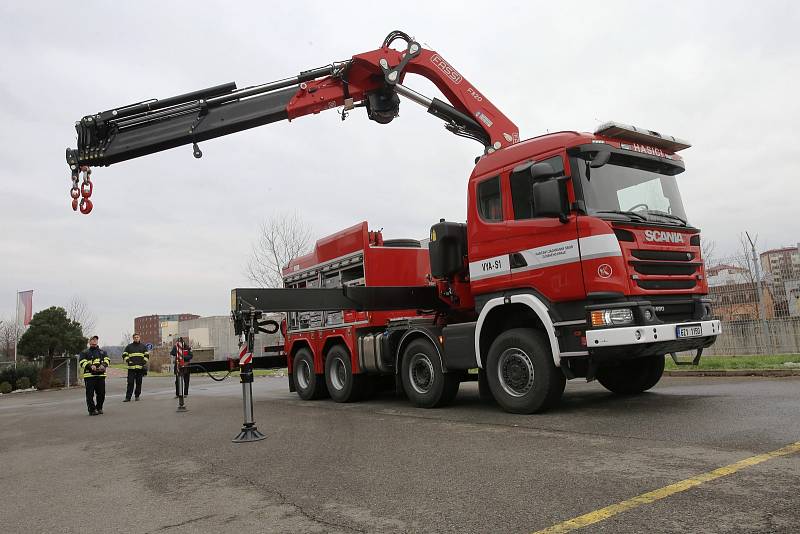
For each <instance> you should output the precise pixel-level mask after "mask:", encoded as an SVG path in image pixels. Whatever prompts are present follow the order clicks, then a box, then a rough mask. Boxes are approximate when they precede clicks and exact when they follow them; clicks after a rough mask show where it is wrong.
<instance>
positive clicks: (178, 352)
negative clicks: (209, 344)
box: [169, 337, 193, 398]
mask: <svg viewBox="0 0 800 534" xmlns="http://www.w3.org/2000/svg"><path fill="white" fill-rule="evenodd" d="M169 354H170V356H172V362H173V370H174V371H175V397H176V398H177V397H180V394H181V392H180V389H178V388H179V385H178V384H179V383H180V381H179V379H178V375H179V374H180V376H181V377H183V396H184V397H185V396H187V395H188V394H189V368H188V367H186V366H187V365H188V364H189V362H190V361H192V356H193V354H192V347H190V346H189V345H188V344H186V343H184V341H183V338H182V337H179V338H178V341H176V342H175V345H174V346H173V347H172V350H171V351H170V353H169ZM179 356H181V357H179ZM181 360H183V365H180V363H179V362H180V361H181Z"/></svg>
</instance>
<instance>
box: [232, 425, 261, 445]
mask: <svg viewBox="0 0 800 534" xmlns="http://www.w3.org/2000/svg"><path fill="white" fill-rule="evenodd" d="M262 439H267V436H265V435H264V434H262V433H261V432H259V431H258V428H257V427H256V425H255V424H253V423H245V425H244V426H243V427H242V431H241V432H239V433H238V434H237V435H236V437H235V438H233V439H232V440H231V441H233V442H234V443H247V442H249V441H261V440H262Z"/></svg>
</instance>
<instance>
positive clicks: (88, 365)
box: [78, 347, 111, 378]
mask: <svg viewBox="0 0 800 534" xmlns="http://www.w3.org/2000/svg"><path fill="white" fill-rule="evenodd" d="M92 365H95V366H97V370H95V371H92ZM109 365H111V359H110V358H109V357H108V354H106V351H104V350H102V349H101V348H100V347H89V348H88V349H86V350H85V351H83V352H81V357H80V359H79V360H78V366H79V367H80V368H81V372H82V373H83V378H94V377H102V378H105V377H106V367H108V366H109ZM101 366H102V367H101Z"/></svg>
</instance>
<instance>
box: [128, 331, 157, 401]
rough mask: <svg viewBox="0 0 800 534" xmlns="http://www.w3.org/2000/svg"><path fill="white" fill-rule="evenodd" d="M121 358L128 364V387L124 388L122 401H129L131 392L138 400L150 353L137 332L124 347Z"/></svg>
mask: <svg viewBox="0 0 800 534" xmlns="http://www.w3.org/2000/svg"><path fill="white" fill-rule="evenodd" d="M122 359H123V360H125V363H126V364H127V365H128V389H127V390H125V400H124V401H122V402H130V401H131V394H133V395H134V396H135V399H136V400H137V401H138V400H139V395H141V394H142V377H143V376H144V375H146V374H147V362H149V361H150V353H149V352H148V351H147V347H146V346H145V344H144V343H142V338H141V337H140V336H139V334H133V343H130V344H128V346H127V347H125V351H124V352H123V353H122ZM134 386H135V390H134Z"/></svg>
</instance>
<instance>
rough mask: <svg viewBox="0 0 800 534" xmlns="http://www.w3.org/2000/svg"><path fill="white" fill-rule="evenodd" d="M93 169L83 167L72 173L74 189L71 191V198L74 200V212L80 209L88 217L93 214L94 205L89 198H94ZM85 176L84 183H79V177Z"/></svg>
mask: <svg viewBox="0 0 800 534" xmlns="http://www.w3.org/2000/svg"><path fill="white" fill-rule="evenodd" d="M91 174H92V169H90V168H89V167H86V166H83V167H80V168H78V169H75V170H73V171H72V188H70V190H69V196H70V197H71V198H72V211H78V208H80V210H81V213H83V214H84V215H88V214H90V213H91V212H92V208H93V207H94V205H93V204H92V201H91V200H90V199H89V197H91V196H92V189H93V188H94V184H92V179H91ZM81 175H83V181H82V182H80V183H79V177H80V176H81Z"/></svg>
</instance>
